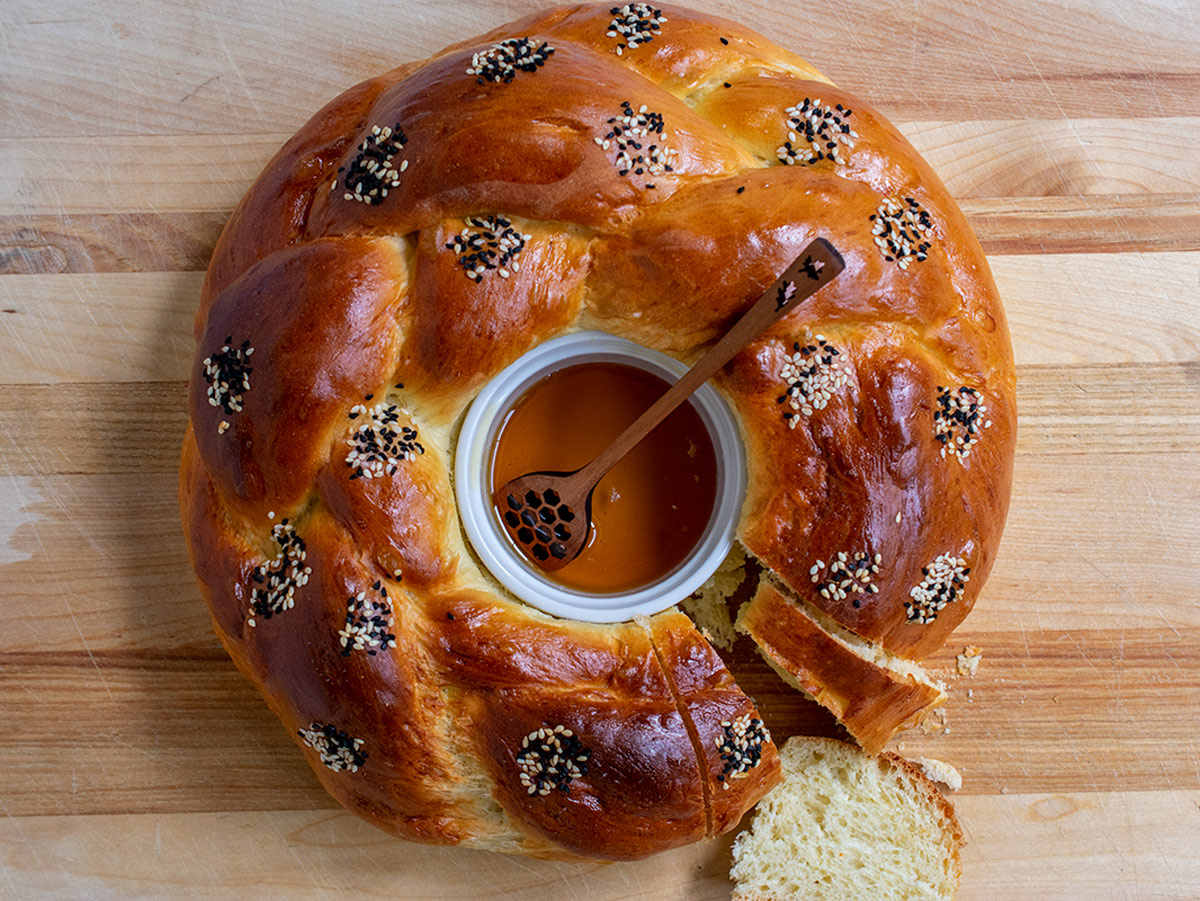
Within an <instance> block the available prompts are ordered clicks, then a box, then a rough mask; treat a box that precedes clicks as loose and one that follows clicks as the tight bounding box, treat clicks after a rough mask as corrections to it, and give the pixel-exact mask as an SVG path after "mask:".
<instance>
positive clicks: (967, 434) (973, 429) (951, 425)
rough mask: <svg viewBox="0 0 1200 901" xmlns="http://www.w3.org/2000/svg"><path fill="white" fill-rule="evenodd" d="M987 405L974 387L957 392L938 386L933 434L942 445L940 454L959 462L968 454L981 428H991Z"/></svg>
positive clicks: (960, 389)
mask: <svg viewBox="0 0 1200 901" xmlns="http://www.w3.org/2000/svg"><path fill="white" fill-rule="evenodd" d="M987 410H988V408H987V404H985V403H984V402H983V397H982V395H981V394H980V393H979V392H978V391H976V390H975V389H974V388H968V387H967V386H966V385H963V386H962V387H961V388H959V389H958V390H957V391H951V390H950V389H949V388H948V387H945V386H943V385H938V397H937V409H936V410H935V411H934V413H933V436H934V438H936V439H937V440H938V441H939V442H940V443H941V445H942V456H943V457H945V456H946V454H950V455H951V456H952V457H956V458H957V459H958V462H959V463H962V462H964V461H965V460H966V459H967V457H969V456H970V455H971V448H973V447H974V446H975V445H976V444H978V443H979V436H980V434H981V431H982V429H987V428H991V425H992V421H991V420H990V419H988V418H987Z"/></svg>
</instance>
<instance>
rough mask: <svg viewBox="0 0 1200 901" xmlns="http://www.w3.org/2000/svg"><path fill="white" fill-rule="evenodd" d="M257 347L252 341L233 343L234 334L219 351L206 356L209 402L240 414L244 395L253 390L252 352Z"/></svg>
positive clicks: (229, 411)
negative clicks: (251, 384)
mask: <svg viewBox="0 0 1200 901" xmlns="http://www.w3.org/2000/svg"><path fill="white" fill-rule="evenodd" d="M252 353H254V348H253V347H251V346H250V342H249V341H243V342H242V344H241V346H240V347H234V346H233V336H232V335H230V336H229V337H227V338H226V339H225V343H224V344H222V345H221V349H220V350H218V351H217V352H216V353H213V354H209V355H208V356H207V357H205V358H204V381H205V382H207V383H208V392H207V394H208V403H209V405H210V406H213V407H220V408H221V409H222V410H224V411H225V412H226V413H238V412H241V409H242V394H243V392H245V391H249V390H250V373H251V372H253V371H254V367H253V366H251V365H250V355H251V354H252Z"/></svg>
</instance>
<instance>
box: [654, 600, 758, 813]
mask: <svg viewBox="0 0 1200 901" xmlns="http://www.w3.org/2000/svg"><path fill="white" fill-rule="evenodd" d="M646 625H647V628H648V629H649V632H650V636H651V639H652V640H653V642H654V647H655V648H656V650H657V651H658V654H659V656H660V658H661V659H662V660H664V661H668V662H669V664H668V668H667V669H666V674H667V677H668V678H669V679H670V680H671V686H672V688H673V690H674V692H675V695H676V697H677V698H678V699H679V705H680V710H682V711H683V713H684V716H685V717H686V718H687V721H688V727H689V731H690V732H691V734H692V736H693V738H694V740H695V741H696V744H697V745H698V748H699V753H698V757H699V759H700V760H702V761H703V766H704V770H705V782H706V791H707V793H708V797H709V809H710V813H709V830H708V832H709V835H722V834H724V833H726V832H728V831H729V830H730V829H733V828H734V827H735V826H737V824H738V823H739V822H740V821H741V819H742V815H743V814H744V813H745V812H746V811H747V810H749V809H750V808H751V807H753V806H754V805H755V804H756V803H757V802H758V799H759V798H761V797H762V796H763V794H765V793H766V792H767V791H768V790H769V789H770V788H771V787H772V786H774V785H776V784H777V783H778V782H779V779H780V773H779V755H778V754H777V753H776V750H775V745H774V744H773V743H772V742H771V739H770V734H769V732H767V731H766V729H765V727H764V728H763V729H762V732H761V735H759V734H758V733H759V729H758V726H761V724H762V714H761V713H759V711H758V709H757V708H756V707H755V706H754V701H752V700H751V699H750V698H749V697H748V696H747V695H746V693H745V692H743V691H742V690H741V688H739V687H738V685H737V683H736V682H734V681H733V676H732V674H730V672H729V670H728V669H726V667H725V664H724V663H722V662H721V658H720V657H719V656H718V655H717V652H716V651H714V650H713V648H712V645H710V644H709V643H708V642H707V641H705V640H704V637H703V636H702V635H701V634H700V633H699V631H698V630H697V629H696V627H695V626H694V625H693V624H692V621H691V620H689V619H688V618H687V617H686V616H684V615H683V614H682V613H680V612H679V611H677V610H670V611H667V612H666V613H662V614H660V615H658V616H656V617H654V618H653V619H651V620H648V621H647V623H646ZM756 723H757V724H758V725H755V724H756ZM742 728H746V729H747V735H748V739H747V740H746V741H739V740H738V738H730V732H731V731H732V732H733V733H735V734H738V733H740V730H741V729H742Z"/></svg>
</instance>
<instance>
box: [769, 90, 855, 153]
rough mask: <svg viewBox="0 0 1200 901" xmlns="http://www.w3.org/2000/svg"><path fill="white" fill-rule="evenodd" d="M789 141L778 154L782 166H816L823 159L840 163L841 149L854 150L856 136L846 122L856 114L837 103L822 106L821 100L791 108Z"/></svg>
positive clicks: (809, 100) (788, 125)
mask: <svg viewBox="0 0 1200 901" xmlns="http://www.w3.org/2000/svg"><path fill="white" fill-rule="evenodd" d="M785 112H786V113H787V129H788V131H787V140H786V141H784V142H783V144H782V145H781V146H780V147H779V149H778V150H777V151H776V154H777V155H778V157H779V162H781V163H783V164H784V165H786V166H794V165H795V164H796V163H797V162H800V163H807V164H808V165H810V166H811V165H813V164H814V163H818V162H820V161H821V160H823V159H830V160H832V161H833V162H835V163H837V162H841V161H840V160H839V159H838V156H837V155H838V145H839V144H844V145H845V146H846V147H847V148H850V147H853V146H854V140H853V139H854V138H857V137H858V134H857V132H855V131H854V129H852V128H851V127H850V125H849V124H848V123H847V122H846V120H847V119H849V118H850V116H851V115H852V113H853V111H852V110H849V109H847V108H846V107H844V106H842V104H840V103H838V104H836V105H834V106H823V105H822V104H821V100H820V98H818V99H816V100H813V99H811V98H809V97H805V98H804V102H803V103H798V104H796V105H795V106H789V107H788V108H787V110H786V111H785Z"/></svg>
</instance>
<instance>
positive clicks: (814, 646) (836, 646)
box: [737, 579, 946, 754]
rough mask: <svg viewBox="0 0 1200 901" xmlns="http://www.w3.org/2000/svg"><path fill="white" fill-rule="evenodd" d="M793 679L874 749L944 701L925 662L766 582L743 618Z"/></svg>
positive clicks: (771, 659) (741, 625) (762, 648)
mask: <svg viewBox="0 0 1200 901" xmlns="http://www.w3.org/2000/svg"><path fill="white" fill-rule="evenodd" d="M737 628H738V629H739V631H742V632H744V633H746V634H747V635H749V636H750V638H752V639H753V640H754V643H755V644H757V645H758V649H759V652H760V653H761V654H762V655H763V657H765V658H766V660H767V662H768V663H770V664H771V665H772V667H774V669H775V671H776V672H778V673H779V675H780V676H781V677H782V678H783V679H784V680H785V681H786V682H788V683H789V684H790V685H792V686H793V687H795V688H798V689H799V690H800V691H802V692H804V693H805V694H807V695H809V696H810V697H812V698H813V699H814V700H815V701H816V702H817V703H818V704H820V705H821V706H823V707H825V708H826V709H828V710H829V711H830V712H831V713H832V714H833V715H834V716H836V717H837V718H838V720H840V721H841V723H842V725H844V726H845V727H846V730H847V731H848V732H849V733H850V734H851V735H853V736H854V738H855V739H856V740H857V741H858V743H859V744H861V745H862V746H863V749H864V750H866V751H867V752H868V753H871V754H877V753H879V751H880V750H882V749H883V746H884V744H886V743H887V740H888V739H889V738H891V737H892V735H894V734H895V733H896V732H897V731H899V730H900V729H903V728H905V727H908V726H913V725H916V724H917V723H918V722H920V720H921V718H922V717H923V716H924V715H925V714H926V713H927V712H928V711H929V710H931V709H933V708H934V707H937V706H938V705H939V704H942V703H943V702H944V701H945V700H946V693H945V691H944V690H943V688H942V686H941V685H939V684H937V683H935V682H934V681H932V680H931V679H930V678H929V677H928V675H926V673H925V671H924V670H923V669H921V667H920V666H919V665H917V664H916V663H914V662H912V661H911V660H904V659H903V658H901V657H896V656H895V655H893V654H889V653H887V652H886V651H884V650H883V649H882V648H881V647H879V646H878V645H875V644H873V643H871V642H868V641H866V640H865V639H863V638H860V637H859V636H857V635H855V634H854V633H852V632H850V631H849V630H848V629H844V628H842V627H841V626H839V625H837V624H836V623H835V622H833V620H831V619H830V618H829V617H827V616H825V615H824V614H823V613H820V612H819V611H817V610H815V609H813V608H810V607H808V606H807V605H805V604H803V603H802V602H799V601H796V600H794V599H792V598H789V597H787V596H785V595H784V594H783V592H782V591H780V590H779V588H777V587H776V586H775V585H774V584H772V582H770V581H767V580H765V579H764V580H763V581H762V582H761V583H760V584H759V587H758V592H757V593H756V594H755V595H754V599H753V600H752V601H751V602H750V603H749V604H746V605H745V606H744V607H743V608H742V610H741V612H740V613H739V614H738V618H737Z"/></svg>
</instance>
